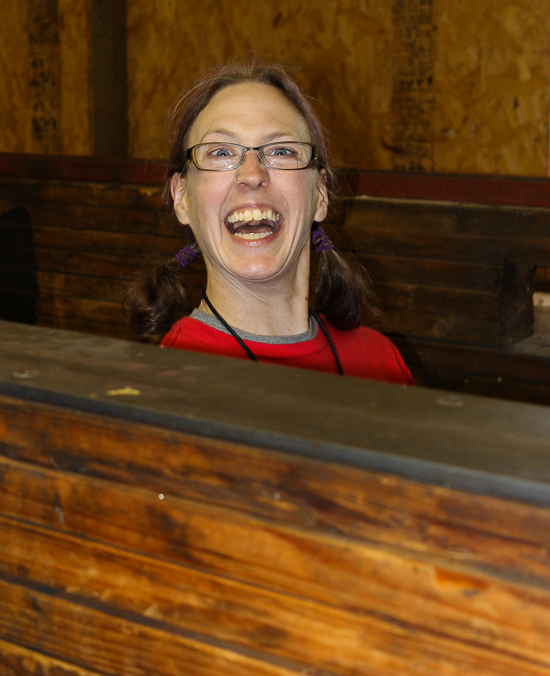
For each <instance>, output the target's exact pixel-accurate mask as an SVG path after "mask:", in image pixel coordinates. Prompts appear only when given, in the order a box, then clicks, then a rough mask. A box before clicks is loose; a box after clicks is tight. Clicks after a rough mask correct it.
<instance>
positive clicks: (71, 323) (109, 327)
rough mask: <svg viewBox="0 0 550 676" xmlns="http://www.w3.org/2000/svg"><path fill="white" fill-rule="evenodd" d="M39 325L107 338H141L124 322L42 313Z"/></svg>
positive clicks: (135, 339)
mask: <svg viewBox="0 0 550 676" xmlns="http://www.w3.org/2000/svg"><path fill="white" fill-rule="evenodd" d="M39 326H42V327H44V328H52V329H63V330H64V331H78V332H80V333H87V334H92V335H95V336H103V337H105V338H121V339H123V340H132V341H137V340H139V336H138V335H137V334H136V333H134V332H133V331H132V329H130V328H129V327H128V326H124V325H122V324H112V323H104V322H101V321H100V320H97V321H92V320H84V319H72V318H71V319H69V318H67V317H57V316H49V315H40V318H39Z"/></svg>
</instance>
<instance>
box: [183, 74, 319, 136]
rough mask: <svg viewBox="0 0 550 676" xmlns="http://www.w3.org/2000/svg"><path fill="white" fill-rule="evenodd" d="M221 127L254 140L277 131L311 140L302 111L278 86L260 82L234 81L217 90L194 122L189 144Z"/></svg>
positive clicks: (210, 134)
mask: <svg viewBox="0 0 550 676" xmlns="http://www.w3.org/2000/svg"><path fill="white" fill-rule="evenodd" d="M220 131H221V132H224V133H223V134H222V135H224V136H225V135H226V134H225V132H229V135H234V136H235V138H234V139H233V140H235V141H236V142H239V141H242V142H243V143H244V142H246V143H253V144H256V143H257V144H260V143H262V142H263V139H265V138H267V137H268V136H269V135H274V134H280V135H281V136H283V135H284V136H292V137H294V138H295V139H296V140H298V141H310V140H311V134H310V133H309V130H308V126H307V123H306V121H305V119H304V118H303V117H302V115H301V113H299V112H298V110H296V108H295V107H294V106H293V105H292V104H291V103H290V101H288V99H287V98H286V97H285V96H284V95H283V94H282V93H281V92H280V91H279V90H278V89H276V88H275V87H272V86H271V85H267V84H261V83H258V82H245V83H241V84H235V85H230V86H229V87H225V88H224V89H222V90H221V91H219V92H218V93H217V94H215V95H214V96H213V97H212V100H211V101H210V103H209V104H208V105H207V106H206V107H205V108H204V109H203V110H202V111H201V112H200V114H199V115H198V117H197V119H196V120H195V122H194V123H193V126H192V127H191V133H190V135H189V145H193V144H195V143H201V142H202V141H204V140H205V139H206V140H210V136H212V137H213V139H214V137H215V136H217V135H219V133H220ZM275 138H276V137H275Z"/></svg>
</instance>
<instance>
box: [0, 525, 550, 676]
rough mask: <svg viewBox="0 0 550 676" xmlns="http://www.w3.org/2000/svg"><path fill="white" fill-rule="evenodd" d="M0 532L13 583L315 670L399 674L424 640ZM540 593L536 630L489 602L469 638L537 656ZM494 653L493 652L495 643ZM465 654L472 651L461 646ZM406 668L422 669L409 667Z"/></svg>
mask: <svg viewBox="0 0 550 676" xmlns="http://www.w3.org/2000/svg"><path fill="white" fill-rule="evenodd" d="M0 532H1V533H2V537H3V541H4V542H5V552H6V553H5V556H4V557H2V560H1V561H0V571H1V572H0V575H2V576H10V579H13V580H14V581H15V580H16V579H17V580H18V582H19V584H24V585H31V586H34V587H38V588H44V585H46V586H48V587H50V588H51V589H52V590H53V591H54V592H64V593H65V595H66V598H68V599H71V600H72V599H74V601H76V602H77V603H82V602H83V601H86V602H89V601H92V602H94V601H95V605H96V606H97V607H99V608H101V609H103V610H104V612H110V613H112V612H113V610H115V609H116V610H118V611H119V612H122V611H125V612H126V613H134V614H135V615H139V616H141V617H145V618H147V617H150V618H153V619H155V620H156V621H158V622H162V623H165V624H167V625H172V626H174V627H178V628H180V629H183V630H188V631H193V632H196V633H200V634H202V635H203V636H205V637H206V636H208V637H211V638H213V639H217V640H218V641H219V640H222V641H227V642H231V643H234V644H236V645H239V646H245V647H247V648H249V649H250V650H254V648H256V650H257V649H258V648H259V647H261V649H262V650H263V651H265V652H267V653H269V654H274V655H276V656H278V657H280V658H283V659H287V660H292V661H297V662H300V663H302V664H308V663H309V664H312V665H315V667H316V668H318V669H319V668H320V669H328V670H329V671H331V672H335V673H339V674H354V673H357V672H358V670H360V669H361V667H362V666H363V665H365V664H369V667H370V670H371V673H380V674H385V673H388V671H387V669H388V668H389V669H391V671H392V672H394V673H395V672H397V673H403V670H405V669H408V668H410V665H409V659H408V658H409V654H410V652H411V650H412V643H413V642H415V641H422V642H424V641H426V638H425V637H423V636H422V631H421V630H419V628H418V627H417V628H416V631H415V632H406V631H403V628H404V627H403V625H402V624H401V625H400V627H399V628H397V627H396V625H395V624H391V623H388V622H387V618H380V617H378V616H377V614H376V613H355V612H353V611H352V610H351V609H345V608H336V607H334V605H332V604H331V605H325V604H319V603H315V602H312V601H310V600H305V599H301V598H298V597H296V596H294V595H283V594H273V593H271V592H270V591H268V590H265V589H262V588H261V587H257V586H250V585H247V584H243V583H240V582H238V581H234V580H230V579H227V578H223V577H217V576H213V575H209V574H208V573H204V572H202V571H199V570H196V569H194V568H190V567H181V566H174V565H173V564H168V563H165V562H162V561H158V560H156V559H154V558H150V557H143V556H140V555H135V554H130V553H128V552H125V551H124V550H119V549H116V548H113V547H108V546H105V545H100V544H98V543H93V542H88V541H86V540H83V539H76V538H71V537H67V536H64V535H61V534H58V533H52V532H51V531H49V530H44V529H40V528H36V527H32V526H29V525H24V524H21V525H19V524H17V523H16V522H10V520H5V519H2V518H1V517H0ZM438 574H439V578H440V579H439V582H440V584H441V585H442V586H448V587H450V588H452V585H453V583H455V584H456V583H459V577H458V576H455V575H448V576H447V577H445V574H444V573H443V571H440V572H439V573H438ZM14 576H16V577H14ZM462 582H463V581H462ZM137 590H139V592H138V591H137ZM475 591H476V590H475V589H474V588H472V589H471V592H470V593H472V594H474V595H475ZM450 596H452V594H451V595H450ZM455 596H456V592H455ZM453 600H454V601H455V606H456V605H458V604H456V600H455V599H453ZM541 601H542V603H541V604H540V606H541V608H540V612H539V617H538V620H539V631H538V632H537V633H536V634H535V635H533V634H532V633H531V632H530V631H529V630H530V627H531V622H532V619H533V618H531V620H530V621H526V617H527V612H528V608H527V607H526V608H525V614H523V615H519V616H518V617H514V618H512V619H511V621H510V623H509V624H507V625H505V626H503V627H501V626H499V621H498V614H497V613H499V612H506V611H509V610H510V608H509V606H508V605H507V606H506V608H503V609H502V610H500V611H499V610H498V609H497V608H494V609H493V610H494V612H495V616H494V617H491V616H490V614H487V615H486V617H485V618H484V619H483V620H481V622H479V624H478V626H477V631H478V640H479V638H481V640H480V641H479V642H480V643H481V644H486V646H485V647H486V648H495V647H496V646H497V645H498V644H501V645H506V646H507V649H508V651H509V652H510V653H515V658H516V659H517V660H520V661H523V660H525V661H527V662H532V661H536V660H537V659H539V658H540V656H541V655H542V660H541V661H542V663H544V661H545V657H546V641H545V636H544V634H543V632H542V631H541V630H540V622H541V621H542V624H543V625H549V624H550V617H548V616H550V609H549V608H544V599H541ZM516 602H517V601H516ZM116 610H115V612H116ZM455 610H457V608H456V607H455ZM545 616H547V617H546V618H545ZM313 627H314V628H315V630H314V631H312V628H313ZM407 634H408V635H407ZM415 634H419V635H417V636H415ZM489 635H492V641H491V642H490V643H489V645H487V641H486V639H485V640H484V637H486V636H489ZM438 640H439V639H432V642H431V643H432V644H431V645H429V646H427V648H428V655H429V657H428V660H427V661H428V662H431V661H434V662H436V664H437V662H438V661H439V658H438V657H437V653H438V648H437V646H436V645H434V644H436V643H437V641H438ZM459 640H460V639H459ZM444 643H445V641H444ZM392 646H394V648H393V650H392V649H391V647H392ZM454 652H455V654H454V655H452V656H449V657H450V659H448V661H449V662H450V663H451V664H453V661H454V660H457V662H458V661H459V660H460V659H461V658H462V655H460V656H459V653H460V652H461V650H460V648H458V649H456V648H455V650H454ZM464 652H466V653H467V652H469V651H464ZM472 652H475V651H472ZM495 652H496V653H497V655H498V653H499V652H500V651H499V650H498V647H496V650H495ZM384 653H385V655H384ZM392 653H393V654H392ZM467 657H469V659H470V660H472V659H475V657H474V656H473V655H471V654H470V655H468V656H467ZM496 661H497V662H498V661H499V658H498V656H497V658H496ZM500 661H503V662H505V661H506V659H505V660H500ZM434 666H435V665H434ZM424 668H425V667H424ZM408 673H418V674H421V673H422V671H421V668H418V667H417V668H416V669H414V670H413V671H412V672H410V671H408Z"/></svg>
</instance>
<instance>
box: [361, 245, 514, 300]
mask: <svg viewBox="0 0 550 676" xmlns="http://www.w3.org/2000/svg"><path fill="white" fill-rule="evenodd" d="M358 258H359V261H360V262H361V263H362V264H363V265H364V266H365V268H366V269H367V270H368V271H369V273H370V274H371V275H372V277H373V279H374V282H375V283H379V282H382V283H388V282H399V283H403V284H422V285H424V286H434V287H439V288H442V287H453V288H457V289H465V288H468V289H474V290H479V291H486V292H487V291H488V292H498V290H499V289H500V288H501V284H502V275H503V271H502V267H501V266H497V265H495V266H492V265H481V264H475V263H466V262H459V261H441V260H432V259H418V258H412V257H407V256H384V255H380V256H376V255H370V254H364V253H362V254H359V256H358Z"/></svg>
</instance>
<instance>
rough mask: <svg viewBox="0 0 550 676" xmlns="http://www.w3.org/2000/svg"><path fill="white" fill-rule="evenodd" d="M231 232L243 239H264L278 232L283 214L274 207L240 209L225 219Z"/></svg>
mask: <svg viewBox="0 0 550 676" xmlns="http://www.w3.org/2000/svg"><path fill="white" fill-rule="evenodd" d="M225 223H226V225H227V227H228V229H229V232H230V233H231V234H232V235H235V237H241V238H242V239H263V238H264V237H269V235H273V233H275V232H277V230H278V229H279V227H280V225H281V215H280V214H278V213H277V212H276V211H273V210H272V209H269V208H267V209H259V208H258V209H243V210H242V211H239V210H238V209H237V210H235V211H232V212H231V213H230V214H229V216H227V218H226V219H225Z"/></svg>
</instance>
